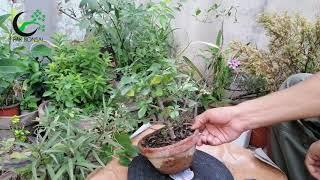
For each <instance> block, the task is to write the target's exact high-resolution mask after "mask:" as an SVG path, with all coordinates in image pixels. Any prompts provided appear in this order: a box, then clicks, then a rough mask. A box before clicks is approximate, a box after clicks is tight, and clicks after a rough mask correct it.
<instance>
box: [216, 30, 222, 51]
mask: <svg viewBox="0 0 320 180" xmlns="http://www.w3.org/2000/svg"><path fill="white" fill-rule="evenodd" d="M222 42H223V33H222V30H220V31H219V32H218V35H217V38H216V45H217V46H219V47H220V48H221V46H222Z"/></svg>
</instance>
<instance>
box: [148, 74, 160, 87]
mask: <svg viewBox="0 0 320 180" xmlns="http://www.w3.org/2000/svg"><path fill="white" fill-rule="evenodd" d="M161 79H162V77H161V76H160V75H155V76H154V77H153V78H152V79H151V82H150V85H156V84H160V83H161Z"/></svg>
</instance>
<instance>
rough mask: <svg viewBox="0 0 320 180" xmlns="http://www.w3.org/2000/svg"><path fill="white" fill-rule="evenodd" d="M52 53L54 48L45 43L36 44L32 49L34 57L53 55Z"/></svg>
mask: <svg viewBox="0 0 320 180" xmlns="http://www.w3.org/2000/svg"><path fill="white" fill-rule="evenodd" d="M51 54H52V50H51V49H50V48H49V47H48V46H46V45H44V44H39V45H36V46H34V47H33V48H32V49H31V55H32V56H33V57H43V56H51Z"/></svg>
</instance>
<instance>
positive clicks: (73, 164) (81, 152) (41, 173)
mask: <svg viewBox="0 0 320 180" xmlns="http://www.w3.org/2000/svg"><path fill="white" fill-rule="evenodd" d="M115 114H117V113H116V112H115V111H114V110H113V109H110V108H107V107H105V111H103V112H101V113H100V114H99V115H95V116H93V117H84V116H81V118H82V119H83V120H84V121H85V120H86V119H90V122H91V124H90V125H88V126H83V124H82V123H81V121H76V120H75V117H74V118H71V117H66V116H65V115H63V114H62V113H58V112H55V111H49V114H48V116H46V117H43V118H41V119H40V120H39V123H40V124H39V125H38V128H37V130H36V132H35V133H36V142H35V143H33V144H25V143H16V144H17V145H21V146H23V147H24V148H25V149H24V152H29V153H28V154H29V155H27V156H25V157H24V159H25V160H30V162H31V163H30V164H28V165H27V166H25V167H23V168H19V169H16V172H18V173H19V174H20V175H21V176H22V177H24V178H25V179H43V178H45V177H48V178H50V179H85V178H86V176H87V175H88V174H89V173H91V172H92V171H93V170H94V169H96V168H98V167H101V166H104V165H105V163H107V162H108V161H110V160H111V159H112V158H113V157H117V158H119V162H122V163H124V162H127V163H130V161H131V160H130V159H131V158H132V157H134V156H136V155H137V151H136V148H135V147H133V146H132V145H131V140H130V139H129V136H128V135H127V134H126V133H125V131H123V133H118V132H117V131H116V129H114V127H115V126H114V120H115V119H114V118H115V117H114V115H115ZM126 160H128V161H126Z"/></svg>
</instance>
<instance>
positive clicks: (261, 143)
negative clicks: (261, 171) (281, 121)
mask: <svg viewBox="0 0 320 180" xmlns="http://www.w3.org/2000/svg"><path fill="white" fill-rule="evenodd" d="M268 136H269V130H268V127H262V128H258V129H254V130H252V133H251V139H250V145H252V146H255V147H259V148H265V147H267V145H268Z"/></svg>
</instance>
